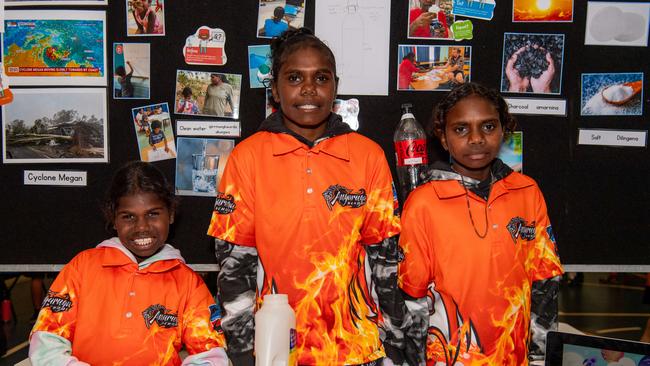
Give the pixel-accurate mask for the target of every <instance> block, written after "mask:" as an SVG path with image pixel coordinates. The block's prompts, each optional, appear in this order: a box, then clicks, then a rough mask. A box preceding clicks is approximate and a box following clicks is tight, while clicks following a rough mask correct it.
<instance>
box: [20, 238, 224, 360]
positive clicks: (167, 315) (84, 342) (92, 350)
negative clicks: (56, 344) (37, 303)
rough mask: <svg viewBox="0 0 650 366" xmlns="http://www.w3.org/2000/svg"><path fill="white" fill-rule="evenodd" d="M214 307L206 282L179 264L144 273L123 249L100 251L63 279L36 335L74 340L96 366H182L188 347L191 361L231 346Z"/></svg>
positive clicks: (78, 353)
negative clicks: (216, 325) (213, 317)
mask: <svg viewBox="0 0 650 366" xmlns="http://www.w3.org/2000/svg"><path fill="white" fill-rule="evenodd" d="M211 306H213V307H214V306H215V305H214V300H213V299H212V296H211V295H210V292H209V291H208V289H207V287H206V286H205V283H203V280H202V279H201V278H200V277H199V276H198V275H197V274H196V273H195V272H194V271H192V269H190V268H189V267H187V266H186V265H185V264H184V263H182V262H181V261H180V260H178V259H171V260H160V261H157V262H154V263H152V264H151V265H149V266H148V267H146V268H143V269H138V264H137V263H135V262H133V261H132V260H131V259H130V258H128V257H127V256H126V255H125V254H124V253H122V252H121V251H120V250H119V249H117V248H110V247H102V248H94V249H89V250H85V251H83V252H81V253H80V254H78V255H77V256H75V257H74V258H73V259H72V260H71V261H70V263H68V264H67V265H66V266H65V267H64V268H63V270H62V271H61V273H60V274H59V275H58V276H57V278H56V280H55V281H54V283H53V284H52V286H51V287H50V291H49V292H48V295H47V297H46V299H45V300H44V302H43V307H42V309H41V312H40V313H39V317H38V320H37V322H36V324H35V325H34V328H33V330H32V333H34V332H50V333H53V334H55V335H58V336H60V337H63V338H65V339H67V340H68V341H70V342H71V343H72V355H73V356H75V357H77V359H79V360H81V361H83V362H86V363H88V364H91V365H180V364H181V359H180V358H179V356H178V352H179V351H180V349H181V346H182V345H184V346H185V349H186V350H187V351H188V353H189V354H196V353H200V352H204V351H208V350H211V349H213V348H215V347H224V346H225V340H224V337H223V334H221V333H220V332H218V331H217V330H215V329H214V326H213V324H212V323H211V309H210V307H211ZM32 351H33V350H32ZM35 352H37V351H35Z"/></svg>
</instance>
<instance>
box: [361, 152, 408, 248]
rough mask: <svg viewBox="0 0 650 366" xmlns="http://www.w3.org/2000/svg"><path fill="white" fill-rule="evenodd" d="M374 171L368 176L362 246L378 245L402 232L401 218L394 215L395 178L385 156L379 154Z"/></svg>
mask: <svg viewBox="0 0 650 366" xmlns="http://www.w3.org/2000/svg"><path fill="white" fill-rule="evenodd" d="M372 168H373V171H372V172H371V173H369V174H368V176H369V177H370V179H369V183H368V186H367V187H368V191H367V192H366V194H367V195H368V201H367V204H366V207H367V213H366V216H365V218H364V221H363V227H362V228H361V238H360V239H361V243H362V244H377V243H379V242H381V241H382V240H384V239H386V238H390V237H393V236H395V235H397V234H399V232H400V223H399V218H398V217H397V216H395V215H394V209H395V205H396V198H395V196H394V195H393V186H392V184H393V178H392V177H391V174H390V169H389V168H388V163H387V162H386V158H385V157H384V154H383V153H382V154H378V157H377V159H376V161H375V164H374V166H373V167H372Z"/></svg>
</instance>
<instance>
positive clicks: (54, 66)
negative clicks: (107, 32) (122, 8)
mask: <svg viewBox="0 0 650 366" xmlns="http://www.w3.org/2000/svg"><path fill="white" fill-rule="evenodd" d="M3 59H4V65H5V73H6V74H7V76H9V77H11V78H12V79H14V81H15V79H16V78H15V77H44V78H47V79H49V78H52V77H80V78H102V79H105V75H104V74H105V42H104V20H103V19H20V20H18V19H15V18H14V19H11V18H9V16H8V17H7V19H6V20H5V34H4V42H3Z"/></svg>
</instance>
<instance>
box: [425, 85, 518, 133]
mask: <svg viewBox="0 0 650 366" xmlns="http://www.w3.org/2000/svg"><path fill="white" fill-rule="evenodd" d="M472 95H476V96H479V97H481V98H484V99H485V100H487V101H488V102H490V103H491V104H492V105H493V106H494V108H496V110H497V112H498V113H499V122H501V126H502V127H503V130H504V132H505V133H506V134H510V133H512V132H514V130H515V127H516V126H517V121H516V120H515V118H514V117H513V116H512V115H510V113H509V112H508V103H507V102H506V101H505V100H504V99H503V97H502V96H501V94H499V93H498V92H497V91H496V90H492V89H488V88H486V87H484V86H483V85H481V84H477V83H464V84H460V85H458V86H456V87H454V88H453V89H452V90H451V91H450V92H449V93H448V94H447V95H446V96H445V97H444V98H443V99H442V100H441V101H440V102H439V103H438V104H437V105H436V106H434V107H433V114H432V117H431V122H430V123H429V125H428V126H427V133H428V134H429V135H430V136H436V137H438V138H440V136H441V135H442V134H443V133H444V132H445V126H446V124H447V120H446V118H447V114H448V113H449V111H450V110H451V109H452V108H453V107H454V106H455V105H456V103H458V102H460V101H461V100H462V99H463V98H467V97H469V96H472Z"/></svg>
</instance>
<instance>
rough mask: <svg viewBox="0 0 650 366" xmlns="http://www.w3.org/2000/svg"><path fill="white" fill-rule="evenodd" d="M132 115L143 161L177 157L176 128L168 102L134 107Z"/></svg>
mask: <svg viewBox="0 0 650 366" xmlns="http://www.w3.org/2000/svg"><path fill="white" fill-rule="evenodd" d="M131 115H132V117H133V127H134V129H135V137H136V139H137V141H138V150H139V151H140V159H141V160H142V161H147V162H152V161H160V160H167V159H174V158H175V157H176V145H175V144H174V131H173V130H174V129H173V127H172V120H171V116H170V114H169V105H168V104H167V103H158V104H150V105H146V106H142V107H137V108H133V109H132V110H131Z"/></svg>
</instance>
